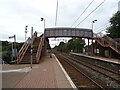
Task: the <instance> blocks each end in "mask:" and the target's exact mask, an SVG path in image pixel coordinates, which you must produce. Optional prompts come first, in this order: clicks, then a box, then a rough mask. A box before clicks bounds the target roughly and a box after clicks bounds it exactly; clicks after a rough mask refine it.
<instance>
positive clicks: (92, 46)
mask: <svg viewBox="0 0 120 90" xmlns="http://www.w3.org/2000/svg"><path fill="white" fill-rule="evenodd" d="M96 21H97V19H95V20H93V21H92V32H94V27H93V24H94V23H95V22H96ZM92 36H93V35H92ZM91 45H92V55H93V54H94V45H93V38H92V44H91Z"/></svg>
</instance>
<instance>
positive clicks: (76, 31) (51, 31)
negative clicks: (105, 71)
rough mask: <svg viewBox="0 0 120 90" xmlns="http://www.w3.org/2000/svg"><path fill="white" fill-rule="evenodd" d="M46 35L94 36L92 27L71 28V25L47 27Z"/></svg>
mask: <svg viewBox="0 0 120 90" xmlns="http://www.w3.org/2000/svg"><path fill="white" fill-rule="evenodd" d="M45 37H48V38H50V37H85V38H92V37H93V31H92V29H85V28H69V27H59V28H45Z"/></svg>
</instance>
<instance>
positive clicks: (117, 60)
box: [71, 53, 120, 64]
mask: <svg viewBox="0 0 120 90" xmlns="http://www.w3.org/2000/svg"><path fill="white" fill-rule="evenodd" d="M71 54H75V55H80V56H84V57H88V58H93V59H98V60H102V61H106V62H111V63H115V64H120V60H119V59H113V58H105V57H100V56H88V55H85V54H80V53H71Z"/></svg>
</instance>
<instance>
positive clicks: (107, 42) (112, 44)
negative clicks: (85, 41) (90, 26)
mask: <svg viewBox="0 0 120 90" xmlns="http://www.w3.org/2000/svg"><path fill="white" fill-rule="evenodd" d="M93 35H94V36H93V37H94V40H95V41H97V43H99V44H100V45H101V46H102V47H109V48H111V49H112V50H114V51H116V52H117V53H118V54H120V43H118V42H117V41H115V40H114V39H112V38H110V37H109V36H107V35H105V34H103V33H101V32H100V33H96V34H95V33H94V34H93Z"/></svg>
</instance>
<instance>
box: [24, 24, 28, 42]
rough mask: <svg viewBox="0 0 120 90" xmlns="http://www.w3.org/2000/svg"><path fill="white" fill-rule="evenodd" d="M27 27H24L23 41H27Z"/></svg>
mask: <svg viewBox="0 0 120 90" xmlns="http://www.w3.org/2000/svg"><path fill="white" fill-rule="evenodd" d="M27 27H28V26H25V41H26V40H27V32H28V31H27Z"/></svg>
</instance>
